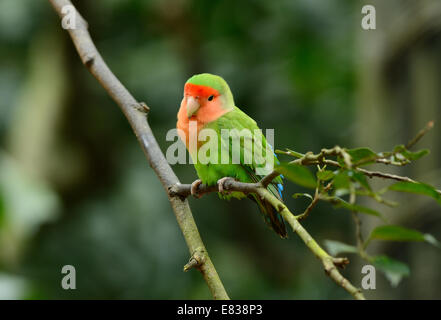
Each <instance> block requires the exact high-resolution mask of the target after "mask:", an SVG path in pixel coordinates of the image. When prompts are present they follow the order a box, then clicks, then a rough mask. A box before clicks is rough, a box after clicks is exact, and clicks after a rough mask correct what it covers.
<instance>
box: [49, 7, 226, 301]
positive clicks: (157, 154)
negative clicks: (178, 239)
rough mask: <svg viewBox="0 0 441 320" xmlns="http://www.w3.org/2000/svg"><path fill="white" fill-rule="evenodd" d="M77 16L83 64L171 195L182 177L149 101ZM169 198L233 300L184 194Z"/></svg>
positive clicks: (215, 288)
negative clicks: (126, 82)
mask: <svg viewBox="0 0 441 320" xmlns="http://www.w3.org/2000/svg"><path fill="white" fill-rule="evenodd" d="M49 2H50V3H51V4H52V6H53V7H54V9H55V11H56V12H57V13H58V15H59V16H60V18H63V13H62V10H63V7H66V6H70V7H71V8H74V7H73V5H72V3H71V2H70V1H68V0H49ZM75 17H76V26H75V29H69V30H68V32H69V34H70V36H71V38H72V41H73V43H74V45H75V47H76V49H77V51H78V54H79V55H80V58H81V60H82V62H83V64H84V65H85V66H86V67H87V69H88V70H89V71H90V72H91V73H92V75H93V76H94V77H95V78H96V79H97V80H98V81H99V83H100V84H101V85H102V86H103V87H104V89H105V90H106V91H107V93H108V94H109V95H110V96H111V97H112V99H113V100H114V101H115V102H116V103H117V104H118V106H119V107H120V108H121V110H122V112H123V113H124V115H125V116H126V118H127V120H128V121H129V123H130V125H131V126H132V129H133V131H134V133H135V135H136V137H137V138H138V141H139V143H140V144H141V148H142V150H143V151H144V153H145V156H146V158H147V160H148V162H149V164H150V166H151V167H152V168H153V170H154V171H155V173H156V175H157V176H158V178H159V180H160V181H161V184H162V186H163V187H164V189H165V190H166V192H167V194H169V192H168V191H169V188H170V187H171V186H173V185H176V184H178V183H179V180H178V178H177V177H176V175H175V173H174V172H173V170H172V168H171V167H170V165H169V164H168V162H167V160H166V159H165V157H164V154H163V153H162V151H161V149H160V148H159V145H158V143H157V141H156V139H155V137H154V135H153V133H152V131H151V129H150V126H149V124H148V122H147V117H146V114H147V111H148V110H149V108H148V107H147V105H146V104H145V103H138V101H136V100H135V98H134V97H133V96H132V95H131V94H130V92H129V91H128V90H127V89H126V88H125V87H124V86H123V85H122V84H121V82H120V81H119V80H118V79H117V78H116V76H115V75H114V74H113V73H112V71H111V70H110V69H109V67H108V66H107V65H106V63H105V62H104V60H103V59H102V57H101V55H100V54H99V52H98V50H97V49H96V47H95V45H94V43H93V41H92V39H91V37H90V34H89V32H88V30H87V23H86V21H85V20H84V19H83V18H82V17H81V15H80V13H79V12H78V11H77V10H76V9H75ZM169 200H170V204H171V206H172V208H173V211H174V213H175V216H176V220H177V221H178V224H179V227H180V228H181V230H182V233H183V235H184V238H185V241H186V243H187V246H188V249H189V251H190V254H191V255H192V257H194V254H195V253H198V254H199V255H200V254H202V255H203V258H200V256H198V257H199V258H200V259H199V260H200V262H199V263H198V265H197V268H198V270H200V271H201V273H202V275H203V277H204V279H205V281H206V282H207V285H208V287H209V289H210V291H211V294H212V295H213V297H214V299H229V298H228V295H227V293H226V291H225V289H224V286H223V284H222V282H221V280H220V278H219V276H218V274H217V271H216V269H215V268H214V265H213V263H212V262H211V259H210V257H209V256H208V253H207V251H206V249H205V246H204V244H203V242H202V239H201V237H200V235H199V231H198V229H197V227H196V223H195V221H194V219H193V215H192V213H191V209H190V207H189V205H188V202H187V201H186V200H185V199H182V198H180V197H172V196H170V194H169Z"/></svg>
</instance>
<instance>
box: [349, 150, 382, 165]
mask: <svg viewBox="0 0 441 320" xmlns="http://www.w3.org/2000/svg"><path fill="white" fill-rule="evenodd" d="M346 152H347V153H349V155H350V156H351V158H352V163H357V162H359V161H361V160H368V159H372V160H374V159H375V158H377V157H378V155H377V154H376V153H375V152H373V151H372V150H371V149H369V148H356V149H350V150H346Z"/></svg>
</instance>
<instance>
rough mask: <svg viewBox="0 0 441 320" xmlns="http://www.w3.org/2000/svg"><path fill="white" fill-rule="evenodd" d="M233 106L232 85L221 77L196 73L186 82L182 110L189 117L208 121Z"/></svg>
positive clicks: (199, 120) (203, 121) (202, 121)
mask: <svg viewBox="0 0 441 320" xmlns="http://www.w3.org/2000/svg"><path fill="white" fill-rule="evenodd" d="M233 108H234V100H233V95H232V93H231V90H230V87H229V86H228V84H227V82H226V81H225V80H224V79H222V78H221V77H219V76H216V75H213V74H210V73H202V74H197V75H194V76H193V77H191V78H190V79H188V80H187V82H186V83H185V87H184V97H183V99H182V102H181V110H180V112H182V113H183V114H182V116H186V117H187V119H189V120H195V121H198V122H201V123H207V122H211V121H214V120H216V119H217V118H218V117H220V116H222V115H223V114H225V113H226V112H228V111H230V110H232V109H233ZM184 112H185V114H184Z"/></svg>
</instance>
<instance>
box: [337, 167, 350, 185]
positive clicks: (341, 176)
mask: <svg viewBox="0 0 441 320" xmlns="http://www.w3.org/2000/svg"><path fill="white" fill-rule="evenodd" d="M350 182H351V179H350V178H349V175H348V171H339V172H338V173H337V174H336V176H335V177H334V187H335V188H336V189H349V183H350Z"/></svg>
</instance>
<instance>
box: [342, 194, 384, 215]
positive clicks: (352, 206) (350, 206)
mask: <svg viewBox="0 0 441 320" xmlns="http://www.w3.org/2000/svg"><path fill="white" fill-rule="evenodd" d="M336 199H338V204H337V205H336V207H337V208H345V209H348V210H350V211H356V212H361V213H365V214H369V215H371V216H376V217H379V218H383V216H382V215H381V214H380V213H379V212H378V211H375V210H373V209H371V208H368V207H363V206H360V205H358V204H350V203H349V202H346V201H344V200H343V199H340V198H336Z"/></svg>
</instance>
